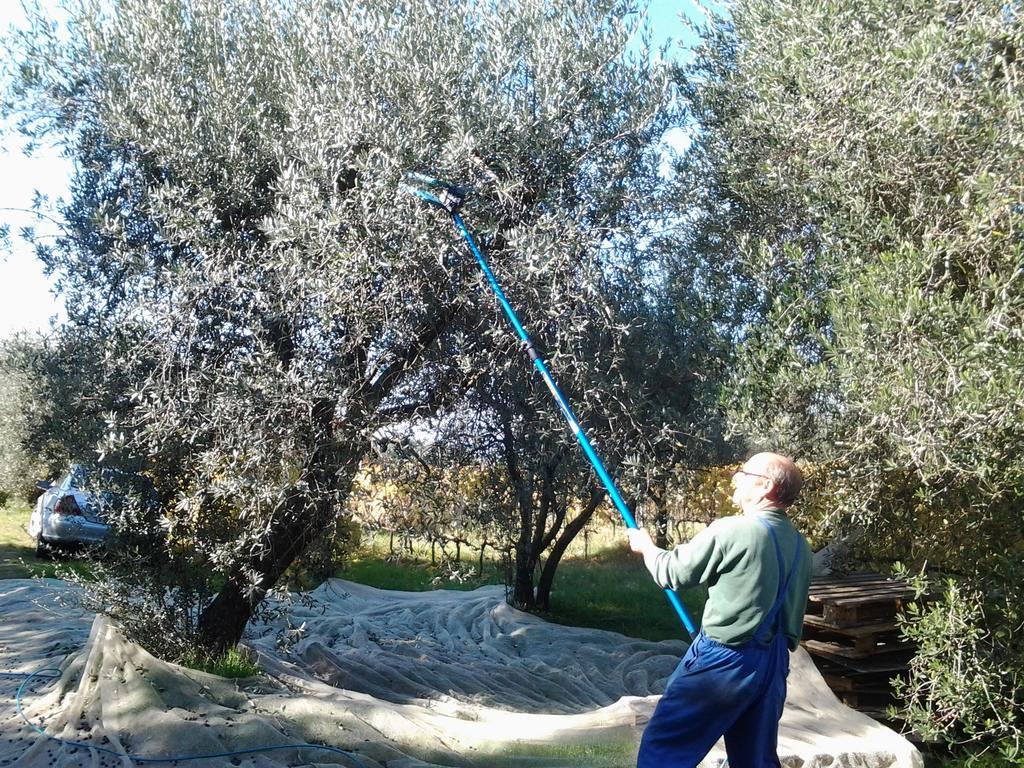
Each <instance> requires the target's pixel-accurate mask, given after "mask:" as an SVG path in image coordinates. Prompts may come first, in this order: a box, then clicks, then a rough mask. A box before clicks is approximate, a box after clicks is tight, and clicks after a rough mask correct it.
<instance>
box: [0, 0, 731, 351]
mask: <svg viewBox="0 0 1024 768" xmlns="http://www.w3.org/2000/svg"><path fill="white" fill-rule="evenodd" d="M711 5H712V6H713V7H715V6H717V5H719V3H712V4H711ZM682 13H685V14H686V15H687V16H688V17H689V18H694V19H698V20H700V19H702V18H703V17H704V15H705V11H703V10H702V7H701V4H700V3H699V2H698V0H652V1H651V3H650V7H649V10H648V15H649V18H650V22H651V28H652V32H653V42H654V44H655V45H656V46H657V45H658V44H659V43H661V42H662V41H664V40H665V39H666V38H672V39H673V40H674V41H677V42H681V43H682V44H684V45H686V44H689V43H692V42H693V36H692V35H691V34H690V32H689V30H688V29H687V27H686V26H685V25H684V24H683V23H682V21H681V20H680V14H682ZM23 23H24V14H23V13H22V11H21V3H20V2H17V1H16V0H0V30H2V31H6V30H7V29H8V28H9V27H10V26H12V25H16V26H20V25H22V24H23ZM666 140H667V141H669V143H671V144H672V145H673V146H675V147H676V148H677V149H681V148H682V147H683V146H684V145H685V143H686V141H687V139H686V136H685V135H684V134H683V132H682V131H676V132H674V133H673V134H672V135H669V136H666ZM23 148H24V142H23V140H22V139H21V137H20V136H18V135H17V133H16V132H14V131H13V130H11V126H10V125H9V124H3V123H0V225H8V226H9V227H10V238H9V243H8V245H9V247H7V248H4V247H2V246H0V339H2V338H6V337H8V336H10V335H12V334H14V333H17V332H19V331H24V330H28V331H41V332H45V330H46V329H47V328H49V325H50V321H51V319H53V318H57V319H61V318H63V316H64V314H63V313H64V310H63V302H62V301H61V300H60V298H59V297H58V296H56V295H55V294H54V291H53V281H52V280H51V279H48V278H47V277H46V276H45V275H44V274H43V270H42V265H41V264H40V262H39V261H38V259H36V257H35V255H34V253H33V252H32V249H31V248H30V247H29V246H28V245H27V244H26V243H25V242H24V240H23V239H22V238H21V237H20V236H19V232H20V230H21V229H22V228H23V227H27V226H31V227H34V228H35V229H36V231H37V233H39V234H41V235H44V236H46V237H52V236H54V235H55V234H56V232H57V229H56V226H55V225H54V224H52V223H51V222H48V221H46V220H44V219H40V218H38V217H36V216H34V215H32V214H31V213H30V212H29V210H30V209H31V207H32V201H33V198H34V197H35V195H36V193H37V192H38V193H41V194H43V195H45V196H46V197H47V198H48V199H49V201H50V202H49V210H51V211H52V210H53V205H54V204H55V203H56V202H57V201H58V200H59V199H60V198H62V197H64V196H66V195H67V190H68V180H69V179H70V177H71V174H72V171H73V167H72V165H71V163H70V161H68V160H67V159H65V158H63V157H61V156H60V154H59V152H58V151H57V150H56V149H54V148H52V147H45V146H44V147H39V148H37V149H36V150H35V151H34V152H33V154H32V156H30V157H29V156H26V155H25V154H24V151H23Z"/></svg>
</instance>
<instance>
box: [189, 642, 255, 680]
mask: <svg viewBox="0 0 1024 768" xmlns="http://www.w3.org/2000/svg"><path fill="white" fill-rule="evenodd" d="M181 664H182V666H184V667H188V668H189V669H198V670H200V671H201V672H209V673H210V674H211V675H218V676H219V677H228V678H231V679H238V678H243V677H256V676H257V675H260V674H262V673H263V670H261V669H260V667H259V665H258V664H256V662H255V661H253V660H252V659H250V658H249V656H248V655H247V654H246V653H245V652H244V651H241V650H239V649H238V648H232V649H230V650H229V651H227V652H226V653H225V654H224V655H223V656H221V657H219V658H216V659H208V658H205V657H201V656H192V657H189V658H186V659H183V660H182V661H181Z"/></svg>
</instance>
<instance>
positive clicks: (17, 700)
mask: <svg viewBox="0 0 1024 768" xmlns="http://www.w3.org/2000/svg"><path fill="white" fill-rule="evenodd" d="M0 676H3V677H24V678H25V679H24V680H23V681H22V683H21V685H19V686H18V692H17V693H16V694H15V695H14V707H15V709H16V710H17V712H18V715H19V716H20V717H21V719H22V720H24V721H25V724H26V725H28V727H29V728H31V729H32V730H33V731H35V732H36V733H38V734H40V735H42V736H45V737H46V738H47V739H49V740H50V741H55V742H57V743H58V744H63V745H65V746H68V747H75V748H77V749H86V750H88V749H92V750H95V751H97V752H103V753H105V754H108V755H113V756H114V757H118V758H121V759H124V758H128V759H129V760H133V761H135V762H136V763H174V762H178V761H182V762H184V761H186V760H208V759H211V758H214V757H236V756H237V755H250V754H253V753H256V752H272V751H274V750H280V749H295V750H298V749H317V750H321V751H323V752H333V753H335V754H338V755H345V757H347V758H349V759H350V760H352V761H353V762H354V763H355V764H356V765H357V766H359V768H366V764H365V763H364V762H363V761H362V760H360V759H359V758H358V757H356V756H355V755H354V754H352V753H351V752H348V751H346V750H344V749H339V748H337V747H328V746H326V745H324V744H279V745H275V746H272V747H253V748H252V749H239V750H234V751H232V752H209V753H206V754H202V755H175V756H173V757H145V756H144V755H134V754H130V753H129V754H126V753H124V752H118V751H117V750H114V749H110V748H109V747H98V746H96V745H95V744H90V743H89V742H87V741H75V740H72V739H62V738H59V737H58V736H51V735H50V734H48V733H47V732H46V731H44V730H43V729H42V728H41V727H39V726H38V725H36V724H35V723H33V722H32V721H31V720H29V719H28V716H27V715H26V714H25V712H24V711H23V710H22V708H21V698H22V696H23V694H24V692H25V688H26V686H28V684H29V683H30V682H31V681H32V680H33V679H35V678H39V679H45V680H53V679H55V678H58V677H60V670H59V669H53V668H50V669H37V670H36V671H35V672H31V673H29V674H27V675H26V674H20V673H14V672H3V673H0Z"/></svg>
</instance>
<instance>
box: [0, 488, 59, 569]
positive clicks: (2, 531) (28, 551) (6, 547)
mask: <svg viewBox="0 0 1024 768" xmlns="http://www.w3.org/2000/svg"><path fill="white" fill-rule="evenodd" d="M31 512H32V509H31V507H29V505H28V504H25V503H24V502H17V501H13V500H12V501H8V502H7V504H5V505H4V506H3V507H0V579H26V578H29V577H31V576H36V575H52V572H53V566H52V564H49V563H42V562H37V561H36V544H35V542H34V541H32V539H31V538H30V537H29V535H28V533H27V531H26V530H25V529H26V528H28V516H29V514H31Z"/></svg>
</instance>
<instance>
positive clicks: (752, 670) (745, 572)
mask: <svg viewBox="0 0 1024 768" xmlns="http://www.w3.org/2000/svg"><path fill="white" fill-rule="evenodd" d="M732 482H733V487H734V489H735V490H734V491H733V495H732V501H733V503H734V504H735V505H736V506H737V507H739V508H740V509H741V510H742V511H743V514H742V515H737V516H733V517H725V518H721V519H719V520H716V521H715V522H713V523H712V524H711V525H709V526H708V527H707V528H706V529H704V530H703V531H701V532H700V533H699V534H698V535H697V536H695V537H694V538H693V539H692V540H691V541H690V542H688V543H686V544H682V545H680V546H678V547H676V548H675V549H673V550H671V551H667V550H664V549H661V548H659V547H657V546H655V544H654V542H652V541H651V537H650V536H649V535H648V534H647V532H646V531H644V530H639V529H633V530H630V531H628V534H629V545H630V548H631V549H632V550H633V551H634V552H638V553H640V554H642V555H643V557H644V563H645V564H646V566H647V569H648V570H649V571H650V572H651V575H652V576H653V577H654V580H655V581H656V582H657V583H658V584H660V585H661V586H662V587H671V588H672V589H680V588H682V587H692V586H695V585H697V584H707V585H708V601H707V603H706V605H705V606H704V619H703V627H702V629H701V632H700V634H699V635H698V636H697V637H696V638H695V639H694V641H693V643H692V644H691V645H690V648H689V650H687V652H686V655H684V656H683V659H682V661H681V662H680V663H679V666H678V667H677V668H676V670H675V672H674V673H673V674H672V676H671V677H670V678H669V680H668V683H667V685H666V686H665V693H664V695H663V696H662V697H661V701H660V702H659V703H658V706H657V708H656V709H655V710H654V715H653V716H652V717H651V721H650V723H648V725H647V728H646V729H645V731H644V736H643V740H642V741H641V743H640V754H639V755H638V757H637V766H638V768H693V767H694V766H696V765H697V764H698V763H700V761H701V760H703V759H704V756H705V755H707V753H708V751H709V750H710V749H711V747H713V746H714V744H715V742H716V741H718V739H719V737H720V736H722V735H723V734H724V735H725V750H726V753H727V755H728V756H729V766H730V768H764V767H765V766H778V765H779V758H778V755H777V744H778V735H779V719H780V718H781V717H782V706H783V704H784V703H785V700H786V677H787V675H788V674H789V652H790V651H793V650H796V647H797V645H798V644H799V642H800V632H801V629H802V627H803V616H804V607H805V606H806V604H807V591H808V587H809V585H810V580H811V549H810V547H809V546H808V544H807V541H806V540H805V539H804V537H803V536H802V535H800V533H799V532H798V531H797V530H796V528H794V527H793V524H792V523H791V522H790V520H789V518H788V517H787V516H786V510H787V509H788V508H789V507H790V506H791V505H792V504H793V502H794V501H796V498H797V495H798V494H799V493H800V487H801V485H802V484H803V476H802V475H801V473H800V470H799V469H798V468H797V466H796V465H795V464H794V463H793V461H792V460H791V459H788V458H786V457H785V456H780V455H778V454H774V453H759V454H757V455H756V456H754V457H752V458H751V459H749V460H748V461H747V462H746V463H745V464H744V465H743V468H742V469H740V470H739V471H737V472H736V473H735V474H734V475H733V478H732Z"/></svg>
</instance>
